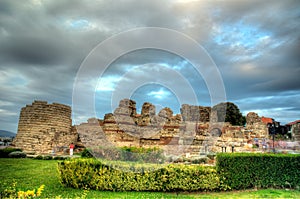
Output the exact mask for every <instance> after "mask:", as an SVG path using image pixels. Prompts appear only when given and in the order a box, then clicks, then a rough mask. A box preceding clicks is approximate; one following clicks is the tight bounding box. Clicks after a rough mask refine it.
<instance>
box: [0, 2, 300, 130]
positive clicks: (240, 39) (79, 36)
mask: <svg viewBox="0 0 300 199" xmlns="http://www.w3.org/2000/svg"><path fill="white" fill-rule="evenodd" d="M145 27H159V28H164V29H169V30H173V31H178V32H179V33H181V34H184V35H186V36H187V37H189V38H190V39H191V40H195V41H196V42H198V44H199V46H201V47H202V48H203V49H205V51H206V52H207V55H208V56H209V57H210V58H211V60H213V62H214V64H215V66H216V67H217V70H218V72H219V75H220V77H221V78H222V82H223V85H224V89H225V93H226V99H227V100H228V101H231V102H234V103H235V104H237V105H238V106H239V108H240V110H241V111H242V112H243V114H247V113H248V112H250V111H255V112H258V113H259V115H260V116H267V117H272V118H275V119H276V120H278V121H280V122H282V123H287V122H289V121H293V120H296V119H300V115H299V111H300V100H299V98H300V65H299V64H300V1H298V0H294V1H293V0H264V1H261V0H226V1H224V0H222V1H221V0H217V1H211V0H199V1H197V0H186V1H185V0H170V1H167V0H164V1H161V0H157V1H155V0H123V1H117V0H116V1H106V0H95V1H92V0H72V1H65V0H60V1H52V0H45V1H44V0H24V1H18V0H1V1H0V92H1V95H0V129H3V130H9V131H12V132H16V130H17V123H18V117H19V111H20V109H21V107H23V106H25V105H26V104H31V103H32V101H33V100H45V101H48V102H50V103H52V102H58V103H64V104H68V105H71V106H72V103H73V101H72V96H73V92H74V90H75V91H76V90H80V92H81V93H82V94H81V96H82V99H81V100H80V103H81V104H80V105H81V106H80V107H81V108H82V109H81V110H78V112H77V113H76V114H74V116H73V117H74V118H73V119H74V122H75V121H76V123H79V122H81V121H84V120H86V119H87V118H88V117H90V113H89V112H88V111H85V106H93V107H95V115H96V116H97V117H100V118H102V117H103V115H104V114H105V113H107V112H112V109H113V108H114V107H115V106H116V101H118V100H120V99H122V98H124V97H131V98H132V99H134V100H135V101H136V102H137V106H138V110H140V106H141V105H142V103H143V102H144V101H149V102H151V103H153V104H155V105H156V106H157V107H158V108H157V109H158V110H157V111H159V109H160V108H161V107H171V108H172V109H173V110H174V112H175V113H178V112H179V108H180V104H183V103H194V102H193V100H191V99H192V97H193V96H196V98H197V104H198V105H204V106H211V105H212V99H211V91H209V86H210V85H209V84H211V83H208V82H207V81H206V79H205V77H203V74H199V71H197V70H196V69H195V66H194V65H193V64H192V63H191V60H188V59H186V58H185V57H183V56H181V55H179V54H176V53H173V52H169V51H167V50H163V49H151V48H141V49H138V50H134V51H131V52H128V53H125V54H120V55H119V56H118V57H117V58H116V59H114V60H111V63H110V64H109V65H107V66H102V65H101V64H97V63H96V62H94V63H93V65H94V70H98V71H103V73H100V74H98V73H97V72H95V71H90V73H93V74H94V75H92V76H86V77H85V78H78V76H79V75H80V74H82V73H84V72H85V71H84V70H81V69H82V68H83V65H84V64H85V62H84V60H87V59H88V55H89V54H90V52H91V51H92V50H93V49H94V48H95V47H97V46H98V47H99V45H101V42H105V41H107V40H109V39H110V38H112V37H116V36H118V35H119V34H122V33H123V32H124V31H130V30H132V29H134V28H135V29H136V28H145ZM156 37H157V36H156V35H149V37H144V39H145V40H149V41H151V40H153V41H154V40H155V38H156ZM132 43H134V42H132ZM179 43H180V41H176V40H174V44H179ZM120 46H121V44H119V43H118V42H116V41H114V43H111V47H109V48H107V47H106V49H102V50H104V51H105V52H106V51H107V52H108V51H111V52H118V48H119V47H120ZM166 48H168V46H167V47H166ZM101 56H102V57H105V54H101V55H99V57H101ZM201 67H203V69H205V67H206V66H201ZM207 67H208V66H207ZM85 70H87V69H85ZM215 75H216V73H215V72H214V73H212V74H211V76H210V75H208V76H210V77H214V76H215ZM206 76H207V74H206ZM141 80H142V81H141ZM215 87H216V86H215ZM213 92H215V91H213ZM218 92H219V91H218ZM88 93H89V94H88ZM90 93H93V95H92V96H91V95H90ZM90 97H92V98H93V99H94V102H95V103H94V104H92V105H91V104H88V105H87V104H86V103H88V101H89V100H88V99H85V98H90ZM76 103H78V102H76ZM92 116H93V115H92Z"/></svg>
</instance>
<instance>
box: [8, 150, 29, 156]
mask: <svg viewBox="0 0 300 199" xmlns="http://www.w3.org/2000/svg"><path fill="white" fill-rule="evenodd" d="M8 157H9V158H26V153H24V152H22V151H13V152H11V153H10V154H8Z"/></svg>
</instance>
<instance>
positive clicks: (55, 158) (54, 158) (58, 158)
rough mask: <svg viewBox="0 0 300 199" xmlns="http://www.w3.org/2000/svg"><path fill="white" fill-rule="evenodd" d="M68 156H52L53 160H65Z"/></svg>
mask: <svg viewBox="0 0 300 199" xmlns="http://www.w3.org/2000/svg"><path fill="white" fill-rule="evenodd" d="M66 159H68V157H63V156H54V157H53V160H66Z"/></svg>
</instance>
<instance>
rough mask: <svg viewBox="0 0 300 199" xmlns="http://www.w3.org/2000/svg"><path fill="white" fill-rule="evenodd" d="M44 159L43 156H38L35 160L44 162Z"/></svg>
mask: <svg viewBox="0 0 300 199" xmlns="http://www.w3.org/2000/svg"><path fill="white" fill-rule="evenodd" d="M43 158H44V157H43V156H42V155H38V156H36V157H35V158H34V159H36V160H42V159H43Z"/></svg>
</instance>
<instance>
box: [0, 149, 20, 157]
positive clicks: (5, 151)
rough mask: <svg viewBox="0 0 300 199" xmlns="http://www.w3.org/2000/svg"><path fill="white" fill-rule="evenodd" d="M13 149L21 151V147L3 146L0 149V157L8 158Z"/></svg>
mask: <svg viewBox="0 0 300 199" xmlns="http://www.w3.org/2000/svg"><path fill="white" fill-rule="evenodd" d="M14 151H22V150H21V149H16V148H9V147H8V148H4V149H0V158H8V154H10V153H11V152H14Z"/></svg>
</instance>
